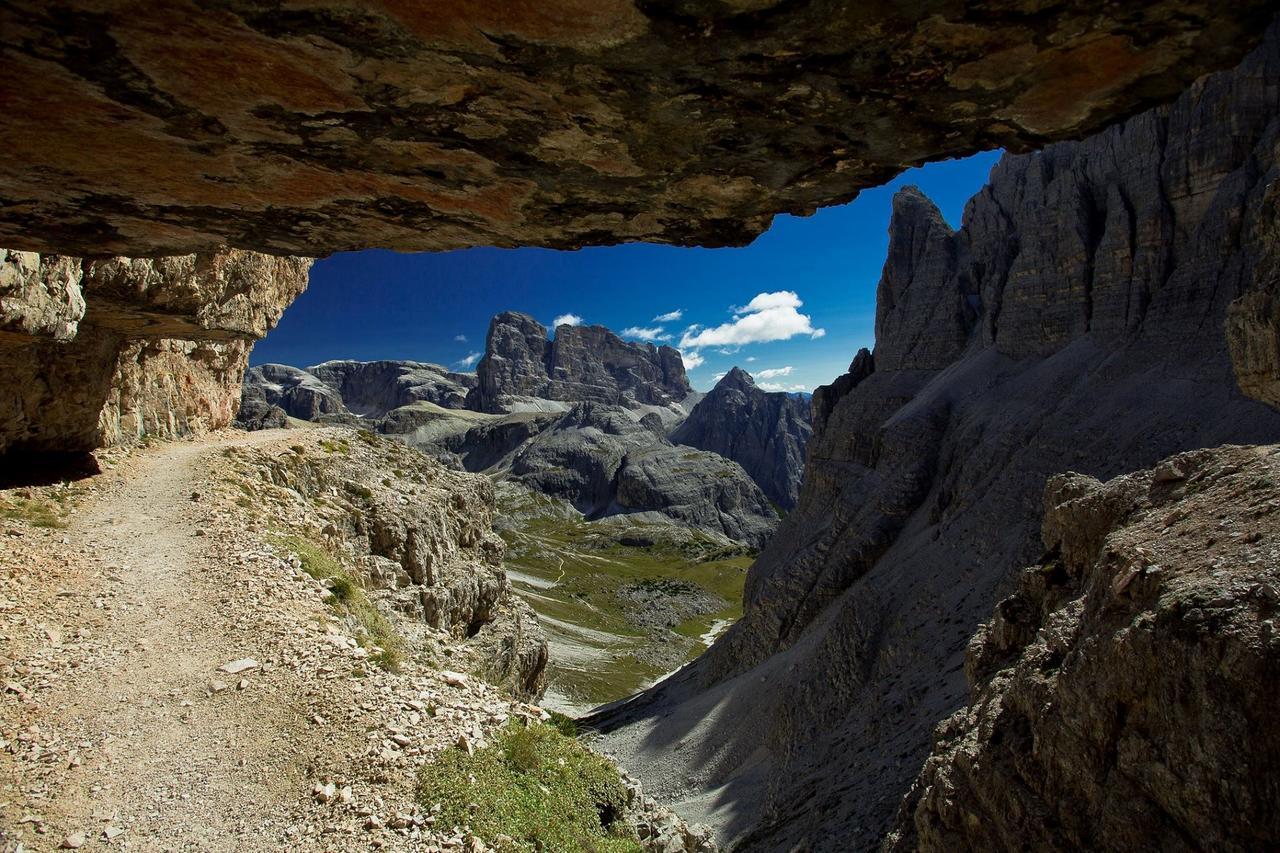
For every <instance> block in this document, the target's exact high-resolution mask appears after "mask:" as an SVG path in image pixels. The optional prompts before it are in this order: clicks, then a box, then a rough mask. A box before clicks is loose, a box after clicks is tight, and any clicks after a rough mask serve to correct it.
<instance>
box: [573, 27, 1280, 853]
mask: <svg viewBox="0 0 1280 853" xmlns="http://www.w3.org/2000/svg"><path fill="white" fill-rule="evenodd" d="M1277 141H1280V39H1277V38H1276V37H1275V33H1274V31H1273V33H1272V36H1271V37H1270V38H1269V40H1268V42H1267V44H1266V45H1265V46H1264V47H1263V48H1261V49H1259V51H1257V52H1256V53H1255V54H1254V55H1253V56H1252V57H1251V58H1250V59H1249V60H1247V61H1246V62H1245V63H1244V64H1243V65H1242V66H1241V68H1240V69H1239V70H1238V71H1236V72H1234V73H1227V74H1221V75H1215V76H1213V77H1210V78H1207V79H1206V80H1204V81H1203V82H1200V83H1197V84H1196V85H1195V86H1193V87H1192V88H1191V90H1190V91H1189V92H1188V93H1187V94H1186V95H1185V96H1183V97H1182V98H1180V99H1178V100H1177V101H1176V102H1175V103H1174V104H1172V105H1171V106H1169V107H1166V108H1161V109H1158V110H1154V111H1152V112H1149V113H1146V114H1143V115H1141V116H1138V117H1135V118H1133V119H1132V120H1130V121H1127V122H1125V123H1123V124H1121V125H1118V126H1116V127H1113V128H1110V129H1108V130H1107V131H1105V132H1103V133H1101V134H1099V135H1097V136H1095V137H1093V138H1091V139H1089V140H1086V141H1084V142H1081V143H1060V144H1057V145H1051V146H1049V147H1048V148H1046V149H1045V150H1044V151H1043V152H1041V153H1038V154H1033V155H1023V156H1009V157H1006V158H1004V159H1003V160H1002V161H1001V162H1000V164H999V165H998V166H997V167H996V168H995V169H994V170H993V173H992V177H991V183H990V185H989V186H988V187H987V188H985V189H984V190H982V191H981V192H980V193H979V194H978V195H977V196H976V197H975V198H974V199H973V200H972V201H971V202H970V203H969V205H968V208H967V210H966V213H965V220H964V225H963V227H962V228H961V229H960V230H959V231H957V232H955V233H949V230H950V229H945V228H944V227H943V225H942V224H941V223H940V222H939V221H938V220H937V219H936V217H935V216H934V214H933V211H932V210H931V209H930V207H931V206H929V205H927V204H926V203H925V201H924V200H923V199H922V198H920V197H918V196H917V195H916V194H915V193H913V192H911V191H904V192H903V193H902V194H901V195H900V197H899V199H898V203H897V205H896V209H897V211H898V213H899V215H898V216H896V217H895V218H894V220H893V223H892V224H891V226H890V235H891V236H890V242H891V245H892V246H893V250H892V251H891V253H890V257H889V261H888V263H887V265H886V269H885V273H884V284H883V285H882V288H881V297H882V300H884V301H882V302H881V305H880V309H879V313H878V317H877V327H878V331H879V333H880V337H878V339H877V344H876V351H875V354H874V358H871V357H863V356H861V355H860V356H859V358H858V359H856V360H855V362H854V365H853V370H854V371H855V372H852V373H851V374H850V375H849V376H846V377H844V378H842V379H841V380H840V381H838V382H837V383H836V384H835V385H833V386H832V387H830V388H828V389H823V390H822V391H821V392H820V393H818V394H815V403H814V409H815V423H816V424H817V425H818V429H817V432H816V434H815V436H814V439H813V440H812V441H811V442H810V443H809V447H808V459H807V465H806V470H805V475H804V487H803V489H802V493H801V497H800V503H799V505H798V507H797V508H796V510H795V511H794V512H792V513H791V515H790V516H788V518H787V519H786V520H785V521H784V522H783V524H782V526H781V527H780V528H779V530H778V533H777V534H776V535H775V536H774V538H773V540H772V541H771V542H770V544H769V546H768V547H767V548H766V549H765V551H764V552H763V553H762V554H761V556H760V558H759V559H758V560H757V561H756V563H755V565H754V566H753V567H752V569H751V571H750V573H749V575H748V579H747V585H746V604H745V614H744V617H743V619H742V620H741V621H740V622H739V623H737V624H736V625H735V626H734V627H733V628H732V629H730V631H729V632H728V633H727V634H726V635H725V636H724V637H723V638H722V639H721V640H719V641H717V642H716V643H715V645H714V646H712V648H711V649H710V651H709V652H708V653H707V654H706V655H705V656H704V657H703V658H701V659H700V660H699V661H697V662H696V663H695V664H693V665H692V666H691V667H689V668H687V669H686V670H685V671H683V672H682V673H681V674H680V675H677V676H676V677H674V678H673V679H671V680H670V681H668V682H666V683H665V684H664V685H660V686H659V687H657V688H655V689H654V690H652V691H650V692H649V693H648V694H645V695H643V696H642V697H641V698H639V699H637V700H636V701H635V702H633V703H632V704H631V706H629V707H627V708H624V709H621V710H619V711H616V712H613V713H611V714H604V715H602V716H600V717H599V718H597V719H596V720H595V723H596V724H597V725H599V726H600V727H602V728H604V729H606V730H608V731H607V734H606V735H605V741H604V744H605V746H606V747H607V748H610V749H612V750H614V751H615V752H616V753H617V754H618V755H619V757H620V759H621V761H622V763H623V764H624V765H629V766H634V767H636V768H638V769H639V770H640V775H641V776H642V778H643V779H644V781H645V782H646V785H647V786H648V787H649V788H650V789H651V790H655V791H656V792H657V793H658V794H659V795H660V796H664V797H665V798H667V799H669V800H672V801H682V805H681V808H682V809H684V811H685V814H686V817H691V818H693V819H698V820H701V819H709V820H713V821H715V822H717V823H718V824H719V828H720V833H721V837H722V838H731V839H737V841H738V845H739V846H738V847H735V849H742V850H746V851H756V850H759V851H765V850H769V851H772V850H792V849H800V850H814V851H828V850H830V851H835V850H849V849H855V850H864V849H871V848H874V847H875V846H876V845H877V844H878V843H879V842H880V840H881V839H882V837H883V835H884V833H885V832H886V831H887V830H888V829H889V827H890V825H891V823H892V821H893V819H894V814H895V811H896V810H897V807H898V803H899V801H900V800H901V796H902V794H903V793H904V792H905V791H906V790H907V789H908V788H909V786H910V784H911V781H912V780H913V779H914V777H915V775H916V773H917V772H918V770H919V768H920V766H921V763H922V762H923V761H924V759H925V757H926V755H927V754H928V750H929V743H930V738H931V732H932V729H933V726H934V725H935V724H936V723H937V722H938V721H939V720H941V719H943V718H945V717H946V716H947V715H949V714H951V713H953V712H954V711H955V709H956V708H958V707H960V705H962V704H963V702H964V700H965V685H964V679H963V660H964V648H965V645H966V644H967V642H968V640H969V638H970V637H971V636H972V634H973V631H974V630H975V628H976V627H977V626H978V624H979V623H980V622H981V621H982V620H984V619H986V618H987V617H988V616H989V615H990V613H991V608H992V607H993V606H994V605H995V603H996V601H997V600H999V598H1000V597H1002V596H1003V595H1004V594H1005V593H1006V592H1007V589H1008V586H1007V585H1008V584H1009V583H1010V582H1011V580H1012V579H1013V578H1014V577H1016V574H1017V572H1018V571H1019V569H1021V568H1022V567H1024V566H1026V565H1029V564H1031V563H1033V562H1034V561H1035V560H1036V559H1037V557H1038V556H1039V554H1040V553H1041V547H1040V545H1039V542H1038V534H1039V531H1040V527H1041V514H1042V509H1041V507H1042V502H1041V501H1042V497H1041V496H1042V494H1043V491H1044V485H1045V483H1046V482H1047V481H1048V479H1049V478H1050V477H1052V476H1054V475H1056V474H1059V473H1061V472H1063V471H1068V470H1074V471H1080V472H1083V473H1085V474H1087V475H1089V476H1092V477H1099V478H1109V477H1114V476H1116V475H1118V474H1122V473H1124V472H1126V471H1133V470H1135V469H1138V468H1142V467H1148V466H1151V465H1154V464H1155V463H1156V462H1158V461H1159V460H1160V459H1162V458H1164V457H1166V456H1169V455H1170V454H1173V453H1177V452H1179V451H1184V450H1188V449H1191V448H1197V447H1204V446H1214V445H1218V444H1223V443H1268V442H1273V441H1274V440H1275V437H1276V436H1277V435H1280V412H1277V411H1275V410H1274V409H1271V408H1269V407H1266V406H1264V405H1262V404H1261V403H1258V402H1256V401H1254V400H1251V399H1249V398H1248V397H1247V396H1245V395H1244V394H1242V393H1241V390H1240V389H1238V388H1237V387H1236V379H1235V377H1236V376H1237V375H1239V365H1234V366H1233V364H1232V359H1231V357H1230V351H1229V346H1228V340H1227V334H1226V329H1225V325H1226V320H1227V316H1228V309H1229V306H1230V305H1231V304H1232V303H1233V301H1235V300H1236V299H1238V298H1240V297H1242V296H1245V295H1247V294H1248V293H1254V292H1258V291H1257V287H1258V281H1259V277H1258V275H1257V273H1258V271H1259V270H1260V269H1262V268H1263V266H1264V265H1265V259H1266V257H1267V256H1268V254H1269V253H1271V252H1273V251H1274V250H1275V246H1274V244H1273V243H1269V242H1268V241H1270V240H1274V238H1275V236H1276V234H1275V231H1274V230H1273V229H1271V228H1269V227H1268V217H1272V220H1271V221H1274V218H1273V217H1274V214H1273V208H1272V207H1271V205H1269V204H1268V203H1267V202H1266V198H1267V195H1268V192H1269V191H1268V186H1269V185H1271V184H1272V183H1273V182H1274V181H1275V180H1276V178H1277V176H1278V175H1280V161H1278V160H1277V157H1278V155H1280V151H1277ZM1268 234H1269V235H1271V236H1265V237H1259V236H1257V235H1268ZM890 299H891V300H892V304H890V303H889V302H888V300H890ZM931 306H936V307H937V309H938V310H936V311H930V310H928V309H929V308H930V307H931ZM960 332H963V334H961V333H960ZM888 334H892V335H893V338H892V340H890V339H888V338H886V337H884V336H885V335H888ZM1168 476H1177V474H1176V472H1171V473H1170V474H1169V475H1168ZM1064 518H1065V516H1064ZM1106 521H1107V518H1106V516H1105V515H1088V514H1082V515H1080V516H1079V517H1075V518H1073V519H1072V521H1071V524H1072V527H1073V528H1075V529H1077V530H1078V531H1088V530H1095V531H1098V530H1105V529H1106ZM1070 541H1076V540H1070ZM1079 541H1080V542H1085V543H1088V542H1095V541H1097V540H1096V537H1094V538H1090V537H1085V536H1083V535H1081V536H1080V537H1079ZM1072 547H1076V546H1072ZM1079 547H1080V548H1081V549H1082V550H1086V551H1087V550H1088V547H1092V546H1090V545H1081V546H1079ZM1069 550H1070V549H1069ZM1136 675H1137V674H1135V678H1136ZM1273 680H1274V676H1273ZM1137 683H1139V684H1141V683H1146V682H1142V681H1138V682H1137ZM707 720H714V721H715V724H714V725H711V724H708V723H707V722H706V721H707ZM1188 722H1192V721H1191V720H1188ZM1201 722H1202V723H1203V724H1204V725H1206V726H1208V725H1212V723H1211V722H1210V721H1208V720H1202V721H1201ZM1195 737H1197V735H1195V734H1191V733H1188V738H1190V739H1192V740H1194V738H1195ZM1206 743H1208V742H1207V741H1206ZM1214 743H1216V741H1214ZM1215 748H1216V747H1215ZM1233 755H1234V753H1233V752H1231V751H1224V752H1222V753H1221V754H1220V756H1219V757H1220V759H1221V760H1222V761H1224V762H1228V763H1229V762H1231V761H1232V760H1233V759H1232V756H1233ZM1207 760H1208V759H1207ZM1273 783H1274V777H1273ZM1272 790H1274V787H1273V789H1272ZM1055 807H1057V808H1062V809H1064V810H1069V809H1070V808H1071V807H1072V804H1071V803H1070V802H1069V801H1068V802H1066V803H1062V804H1058V805H1056V806H1055ZM1228 811H1229V810H1228ZM1014 817H1017V815H1016V814H1015V816H1014ZM1028 819H1029V818H1028ZM1012 826H1013V825H1012V824H1010V825H1009V828H1011V827H1012ZM1001 838H1002V839H1003V840H1002V843H1001V844H995V843H992V844H991V845H989V846H992V847H996V848H997V849H1000V848H1002V847H1006V846H1007V847H1009V848H1012V849H1019V847H1020V837H1019V836H1018V835H1017V834H1016V831H1015V833H1014V834H1006V835H1002V836H1001ZM1121 840H1123V839H1121ZM943 846H945V845H943ZM1082 846H1083V847H1085V848H1088V847H1095V848H1097V849H1124V845H1119V846H1118V847H1116V846H1113V845H1108V844H1105V843H1099V844H1094V845H1090V844H1088V843H1084V844H1083V845H1082ZM1157 846H1158V845H1157ZM1264 846H1265V845H1264ZM960 847H961V849H962V845H960ZM976 848H977V849H984V845H983V844H981V843H978V844H977V845H976Z"/></svg>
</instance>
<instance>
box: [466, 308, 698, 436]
mask: <svg viewBox="0 0 1280 853" xmlns="http://www.w3.org/2000/svg"><path fill="white" fill-rule="evenodd" d="M476 377H477V383H476V386H475V387H474V388H472V389H471V391H470V392H469V393H468V395H467V407H468V408H471V409H475V410H477V411H481V412H509V411H514V410H516V409H519V408H522V407H523V408H528V407H535V408H536V407H539V406H545V404H546V403H547V401H557V402H561V403H565V404H566V405H565V406H563V408H568V405H567V404H569V403H578V402H593V403H604V404H608V405H624V406H670V405H672V404H674V403H679V402H680V401H682V400H684V399H685V398H686V397H688V396H689V393H690V392H691V391H692V390H693V389H692V388H691V387H690V385H689V378H688V377H687V376H686V375H685V372H684V362H683V361H682V360H681V359H680V353H679V352H677V351H676V350H674V349H672V348H671V347H669V346H665V345H664V346H660V347H655V346H654V345H653V344H648V343H645V344H642V343H635V342H632V341H624V340H622V339H621V338H619V337H618V336H617V335H615V334H614V333H613V332H611V331H609V330H608V329H606V328H605V327H604V326H569V325H562V326H560V327H558V328H557V329H556V330H555V339H554V340H547V329H546V327H545V326H543V325H542V324H541V323H539V322H538V321H537V320H535V319H533V318H532V317H530V316H529V315H528V314H521V313H520V312H518V311H504V312H502V313H501V314H498V315H495V316H494V318H493V319H492V320H490V321H489V333H488V335H487V337H486V339H485V350H484V358H482V359H480V363H479V364H477V365H476Z"/></svg>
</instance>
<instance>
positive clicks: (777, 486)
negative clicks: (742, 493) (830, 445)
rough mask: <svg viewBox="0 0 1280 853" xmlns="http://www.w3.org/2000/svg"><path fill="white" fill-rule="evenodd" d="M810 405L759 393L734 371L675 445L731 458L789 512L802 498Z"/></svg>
mask: <svg viewBox="0 0 1280 853" xmlns="http://www.w3.org/2000/svg"><path fill="white" fill-rule="evenodd" d="M809 417H810V415H809V403H808V402H807V401H805V400H803V399H800V398H797V397H795V396H793V395H791V394H786V393H783V392H781V391H773V392H767V391H761V390H760V389H759V388H757V387H756V385H755V382H754V381H753V380H752V378H751V375H750V374H748V373H747V372H746V371H744V370H742V369H741V368H738V367H735V368H733V369H732V370H730V371H729V372H728V373H726V374H725V375H724V376H723V377H722V378H721V379H720V381H719V382H717V383H716V386H715V387H714V388H712V389H711V391H710V392H708V393H707V395H706V396H705V397H703V398H702V399H701V400H699V401H698V404H697V405H696V406H694V407H693V410H692V411H691V412H689V417H688V418H686V419H685V420H684V421H683V422H681V423H680V424H679V425H678V426H677V427H676V428H675V429H674V430H673V431H672V432H671V441H672V442H674V443H676V444H684V445H688V446H690V447H696V448H699V449H700V450H709V451H711V452H712V453H718V454H720V455H721V456H723V457H724V458H726V459H732V460H733V461H734V462H737V463H738V464H739V465H741V466H742V468H743V470H745V471H746V472H747V474H748V475H749V476H750V477H751V479H753V480H755V481H756V483H757V484H758V485H759V486H760V488H761V489H762V490H763V491H764V493H765V495H766V496H767V497H768V498H769V500H771V501H773V502H774V503H776V504H777V505H778V506H780V507H782V508H783V509H784V510H791V509H793V508H794V507H795V505H796V501H797V500H798V499H799V496H800V477H801V475H802V474H803V473H804V448H805V445H806V444H808V443H809V438H810V436H812V435H813V427H812V426H810V424H809Z"/></svg>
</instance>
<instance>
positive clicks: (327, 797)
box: [311, 782, 338, 803]
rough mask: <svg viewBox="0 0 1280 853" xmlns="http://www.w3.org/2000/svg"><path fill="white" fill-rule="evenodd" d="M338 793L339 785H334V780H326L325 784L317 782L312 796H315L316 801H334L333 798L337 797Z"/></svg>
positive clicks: (312, 790)
mask: <svg viewBox="0 0 1280 853" xmlns="http://www.w3.org/2000/svg"><path fill="white" fill-rule="evenodd" d="M337 794H338V786H337V785H334V784H333V783H332V782H326V783H325V784H323V785H321V784H320V783H319V782H317V783H316V785H315V787H313V788H312V789H311V796H313V797H315V798H316V801H317V802H321V803H328V802H332V801H333V798H334V797H336V796H337Z"/></svg>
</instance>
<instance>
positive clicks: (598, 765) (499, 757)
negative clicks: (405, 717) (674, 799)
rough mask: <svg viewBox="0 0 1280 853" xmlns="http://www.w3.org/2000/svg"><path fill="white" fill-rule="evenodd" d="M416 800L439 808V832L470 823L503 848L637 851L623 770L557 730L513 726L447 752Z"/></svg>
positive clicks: (426, 774) (421, 781) (426, 771)
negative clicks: (474, 746)
mask: <svg viewBox="0 0 1280 853" xmlns="http://www.w3.org/2000/svg"><path fill="white" fill-rule="evenodd" d="M418 800H419V802H420V803H421V804H422V806H423V807H424V808H426V809H431V808H434V807H435V806H436V805H437V804H439V806H440V812H439V814H438V815H437V818H436V826H437V827H452V826H469V827H470V828H471V831H472V832H474V833H475V834H476V835H478V836H480V838H482V839H483V840H484V841H486V842H488V843H490V844H498V843H499V842H498V837H499V836H507V837H509V838H511V839H512V841H511V842H509V843H502V844H501V846H498V847H497V848H496V849H498V850H503V851H520V853H524V851H542V850H546V851H551V850H555V851H564V853H571V851H583V853H586V851H592V853H638V851H640V850H641V849H642V848H641V846H640V844H639V842H638V841H637V840H636V838H635V837H634V835H632V833H631V829H630V827H628V826H627V825H626V823H625V822H624V821H623V820H622V819H621V818H622V813H623V810H624V808H625V805H626V790H625V789H624V788H623V787H622V780H621V779H620V778H619V776H618V771H617V769H616V768H615V767H614V766H613V765H612V764H610V763H609V762H608V761H606V760H605V759H603V758H601V757H600V756H598V755H596V754H594V753H592V752H591V751H590V750H588V749H587V748H586V747H584V746H583V745H582V744H580V743H578V742H577V741H576V740H574V739H573V738H571V737H567V736H565V735H564V734H562V733H561V732H559V731H557V730H556V729H555V728H553V727H551V726H544V725H531V726H528V727H527V728H526V727H525V726H524V725H522V724H521V723H519V722H512V723H509V724H508V725H507V727H506V728H504V729H503V730H502V731H501V732H500V733H499V735H498V737H497V739H496V743H495V744H494V745H493V746H491V747H488V748H487V749H482V750H479V751H477V752H476V753H475V754H474V755H467V754H466V753H465V752H463V751H462V750H460V749H451V750H446V751H445V752H444V753H443V754H441V755H440V757H439V759H438V760H437V761H436V762H435V763H434V764H428V765H426V766H424V767H423V768H422V769H421V770H420V771H419V773H418Z"/></svg>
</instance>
